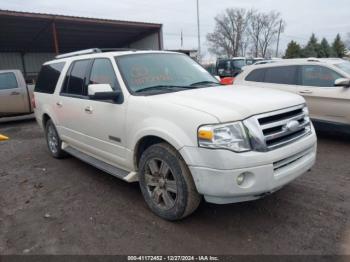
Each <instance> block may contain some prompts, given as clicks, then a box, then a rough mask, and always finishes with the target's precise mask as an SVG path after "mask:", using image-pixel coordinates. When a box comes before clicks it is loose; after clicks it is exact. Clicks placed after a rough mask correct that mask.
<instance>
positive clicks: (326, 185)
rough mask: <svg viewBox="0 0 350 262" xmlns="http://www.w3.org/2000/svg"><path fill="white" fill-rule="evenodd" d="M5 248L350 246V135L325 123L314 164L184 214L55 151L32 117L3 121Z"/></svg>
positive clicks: (283, 249)
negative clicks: (263, 193) (245, 195)
mask: <svg viewBox="0 0 350 262" xmlns="http://www.w3.org/2000/svg"><path fill="white" fill-rule="evenodd" d="M0 133H2V134H5V135H8V136H9V137H10V138H11V139H10V140H9V141H7V142H0V192H1V193H0V254H152V255H154V254H177V255H179V254H192V255H194V254H199V255H200V254H203V253H205V254H212V255H219V254H318V255H320V254H321V255H324V254H328V255H332V254H349V255H350V219H349V218H350V201H349V199H350V154H349V152H350V136H346V135H342V134H335V133H333V132H330V131H322V132H319V149H318V160H317V164H316V166H315V167H314V169H313V170H312V171H311V172H309V173H307V174H306V175H305V176H302V177H301V178H299V179H297V180H296V181H294V182H293V183H291V184H290V185H288V186H287V187H285V188H284V189H283V190H281V191H279V192H277V193H275V194H273V195H271V196H268V197H266V198H264V199H261V200H258V201H255V202H249V203H241V204H233V205H225V206H218V205H212V204H207V203H202V204H201V206H200V208H199V209H198V211H197V212H196V213H195V214H193V215H192V216H191V217H189V218H187V219H185V220H183V221H180V222H176V223H171V222H166V221H164V220H161V219H160V218H158V217H157V216H155V215H153V214H152V213H151V212H150V211H149V210H148V208H147V207H146V204H145V203H144V201H143V199H142V196H141V192H140V190H139V187H138V185H137V184H127V183H125V182H123V181H121V180H118V179H116V178H114V177H112V176H110V175H107V174H105V173H103V172H102V171H99V170H97V169H95V168H94V167H91V166H89V165H88V164H85V163H83V162H81V161H79V160H77V159H75V158H68V159H65V160H56V159H53V158H51V157H50V156H49V154H48V151H47V148H46V144H45V141H44V139H43V133H42V131H41V130H40V129H39V127H38V126H37V125H36V123H35V122H34V121H32V120H25V121H23V120H22V121H19V122H9V123H0Z"/></svg>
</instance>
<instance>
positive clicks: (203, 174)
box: [180, 131, 317, 204]
mask: <svg viewBox="0 0 350 262" xmlns="http://www.w3.org/2000/svg"><path fill="white" fill-rule="evenodd" d="M197 150H198V148H197ZM204 150H205V149H204ZM185 151H187V152H185ZM207 151H210V152H209V154H210V155H211V159H210V160H209V159H208V163H209V164H211V165H212V167H210V166H201V165H196V164H195V163H193V162H191V161H196V160H197V161H198V160H199V159H200V158H201V157H200V156H195V155H194V154H193V150H191V149H190V150H189V149H188V148H187V149H186V148H184V149H182V150H181V151H180V152H181V153H182V154H183V155H185V157H184V158H185V161H189V162H187V164H188V165H189V168H190V171H191V173H192V176H193V178H194V181H195V184H196V187H197V190H198V192H199V193H200V194H202V195H204V197H205V199H206V200H207V201H208V202H211V203H215V204H228V203H236V202H244V201H250V200H254V199H258V198H260V197H262V196H264V195H266V194H270V193H273V192H275V191H277V190H279V189H280V188H282V187H283V186H285V185H286V184H288V183H290V182H291V181H293V180H294V179H296V178H298V177H299V176H301V175H302V174H304V173H305V172H307V171H308V170H310V169H311V168H312V166H313V165H314V163H315V160H316V151H317V145H316V135H315V132H314V131H313V132H312V134H311V135H309V136H307V137H305V138H303V139H301V140H299V141H297V142H295V143H293V144H291V145H288V146H285V147H283V148H280V149H278V150H274V151H270V152H266V153H259V152H249V153H247V154H237V153H233V152H230V151H224V150H219V151H213V150H207ZM191 153H192V155H190V156H189V155H188V154H191ZM215 155H217V156H215ZM202 157H203V156H202ZM206 157H208V156H204V158H206ZM186 158H187V159H186ZM202 161H203V162H204V161H205V159H202V160H201V161H199V162H200V163H203V162H202ZM214 162H215V163H216V164H214ZM254 163H255V164H254ZM234 166H236V167H237V168H234ZM242 174H244V177H245V179H244V182H243V183H242V184H241V185H239V183H238V177H239V176H240V175H242Z"/></svg>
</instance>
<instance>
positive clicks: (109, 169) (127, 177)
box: [64, 146, 138, 183]
mask: <svg viewBox="0 0 350 262" xmlns="http://www.w3.org/2000/svg"><path fill="white" fill-rule="evenodd" d="M64 151H66V152H67V153H69V154H70V155H72V156H74V157H76V158H78V159H80V160H81V161H83V162H86V163H88V164H90V165H92V166H94V167H96V168H98V169H100V170H102V171H104V172H106V173H108V174H110V175H112V176H115V177H117V178H120V179H122V180H124V181H126V182H129V183H131V182H136V181H138V176H137V173H136V172H130V173H129V172H128V171H126V170H123V169H120V168H118V167H115V166H112V165H110V164H107V163H105V162H103V161H101V160H98V159H96V158H94V157H92V156H89V155H87V154H85V153H83V152H81V151H79V150H77V149H75V148H73V147H71V146H67V147H65V148H64Z"/></svg>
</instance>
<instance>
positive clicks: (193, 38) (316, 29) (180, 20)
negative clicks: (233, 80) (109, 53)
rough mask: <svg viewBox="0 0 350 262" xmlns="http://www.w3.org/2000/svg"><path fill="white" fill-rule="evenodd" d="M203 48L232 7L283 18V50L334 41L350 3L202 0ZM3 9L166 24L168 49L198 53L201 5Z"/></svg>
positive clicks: (109, 0) (78, 3) (29, 0)
mask: <svg viewBox="0 0 350 262" xmlns="http://www.w3.org/2000/svg"><path fill="white" fill-rule="evenodd" d="M199 5H200V29H201V42H202V49H203V50H204V53H206V55H207V56H209V54H208V52H207V46H208V45H207V42H206V35H207V34H208V33H210V32H212V31H213V29H214V26H215V22H214V18H215V16H216V15H217V14H220V13H222V12H223V11H224V10H225V9H226V8H236V7H237V8H247V9H251V8H254V9H258V10H260V11H264V12H269V11H272V10H275V11H278V12H280V13H281V15H282V18H283V19H284V20H285V21H286V24H287V25H286V29H285V32H284V33H283V34H282V35H281V49H282V50H284V49H285V48H286V47H287V44H288V43H289V42H290V41H291V40H296V41H298V42H299V43H300V44H302V45H305V44H306V43H307V41H308V39H309V37H310V35H311V34H312V33H315V34H316V36H317V37H318V38H319V39H320V38H322V37H326V38H327V39H328V40H329V41H330V42H332V41H333V39H334V38H335V36H336V34H337V33H340V34H341V35H343V36H344V37H345V36H346V34H347V33H348V32H350V19H349V10H350V1H349V0H336V1H335V0H294V1H293V0H216V1H213V0H199ZM0 9H5V10H15V11H26V12H39V13H49V14H62V15H73V16H83V17H94V18H108V19H115V20H129V21H140V22H154V23H162V24H163V26H164V27H163V35H164V47H165V49H179V48H181V37H180V36H181V31H183V39H184V42H183V44H184V45H183V48H186V49H197V14H196V0H173V1H170V0H100V1H86V0H59V1H57V0H50V1H49V0H0Z"/></svg>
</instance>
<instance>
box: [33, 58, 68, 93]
mask: <svg viewBox="0 0 350 262" xmlns="http://www.w3.org/2000/svg"><path fill="white" fill-rule="evenodd" d="M64 64H65V63H64V62H61V63H55V64H50V65H44V66H42V68H41V71H40V74H39V77H38V82H37V83H36V85H35V89H34V91H35V92H39V93H47V94H53V93H54V92H55V88H56V85H57V82H58V79H59V77H60V75H61V72H62V69H63V67H64Z"/></svg>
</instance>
